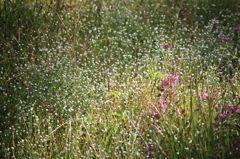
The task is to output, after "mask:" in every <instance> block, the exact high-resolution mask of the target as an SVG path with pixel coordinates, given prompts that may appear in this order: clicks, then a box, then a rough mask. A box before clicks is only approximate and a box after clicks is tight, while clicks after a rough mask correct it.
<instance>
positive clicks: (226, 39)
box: [222, 38, 232, 42]
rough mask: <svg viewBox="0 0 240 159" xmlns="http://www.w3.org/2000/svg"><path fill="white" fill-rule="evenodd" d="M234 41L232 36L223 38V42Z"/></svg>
mask: <svg viewBox="0 0 240 159" xmlns="http://www.w3.org/2000/svg"><path fill="white" fill-rule="evenodd" d="M229 41H232V40H231V39H230V38H222V42H229Z"/></svg>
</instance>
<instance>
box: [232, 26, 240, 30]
mask: <svg viewBox="0 0 240 159" xmlns="http://www.w3.org/2000/svg"><path fill="white" fill-rule="evenodd" d="M232 29H236V30H240V26H237V27H235V26H233V27H232Z"/></svg>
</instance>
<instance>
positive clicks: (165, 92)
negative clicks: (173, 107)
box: [154, 73, 178, 114]
mask: <svg viewBox="0 0 240 159" xmlns="http://www.w3.org/2000/svg"><path fill="white" fill-rule="evenodd" d="M165 76H166V78H165V79H164V80H163V82H162V83H161V84H160V85H159V86H158V90H159V91H160V93H159V95H158V97H160V100H159V101H158V104H154V105H155V106H158V107H159V108H160V109H161V113H162V114H164V113H165V110H166V108H167V106H168V105H169V104H171V102H172V101H171V100H167V98H168V97H169V96H170V95H174V94H175V93H174V92H175V91H176V88H175V86H176V85H177V81H178V76H176V75H171V74H169V73H168V74H166V75H165Z"/></svg>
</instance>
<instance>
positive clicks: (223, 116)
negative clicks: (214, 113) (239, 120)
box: [218, 113, 228, 119]
mask: <svg viewBox="0 0 240 159" xmlns="http://www.w3.org/2000/svg"><path fill="white" fill-rule="evenodd" d="M218 116H219V117H220V118H222V119H226V118H227V116H228V115H227V113H223V114H219V115H218Z"/></svg>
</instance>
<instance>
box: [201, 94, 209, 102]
mask: <svg viewBox="0 0 240 159" xmlns="http://www.w3.org/2000/svg"><path fill="white" fill-rule="evenodd" d="M201 95H202V98H203V99H204V100H206V99H207V97H208V94H207V93H205V92H202V94H201Z"/></svg>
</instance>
